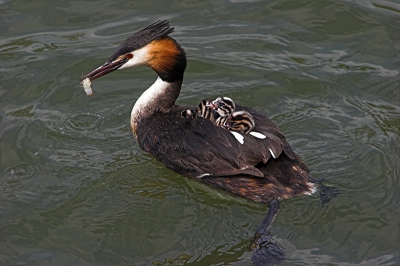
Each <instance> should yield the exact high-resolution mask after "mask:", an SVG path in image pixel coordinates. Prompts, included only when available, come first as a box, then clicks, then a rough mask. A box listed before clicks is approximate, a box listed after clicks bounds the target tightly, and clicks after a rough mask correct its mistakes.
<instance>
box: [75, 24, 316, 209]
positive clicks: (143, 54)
mask: <svg viewBox="0 0 400 266" xmlns="http://www.w3.org/2000/svg"><path fill="white" fill-rule="evenodd" d="M172 31H173V28H172V27H170V26H169V23H168V21H158V22H156V23H154V24H152V25H150V26H148V27H146V28H144V29H143V30H140V31H138V32H137V33H135V34H133V35H132V36H131V37H129V38H128V39H127V40H125V41H124V42H123V43H122V44H121V46H120V47H119V49H118V50H117V51H116V52H115V53H114V54H113V55H112V56H111V57H110V59H109V60H108V61H107V62H106V63H105V64H103V65H102V66H100V67H99V68H97V69H95V70H94V71H92V72H90V73H89V74H87V75H85V76H84V77H82V79H81V80H84V79H90V80H94V79H97V78H99V77H101V76H103V75H105V74H108V73H110V72H112V71H114V70H117V69H123V68H128V67H133V66H136V65H147V66H149V67H150V68H152V69H153V70H154V71H155V72H156V73H157V74H158V78H157V80H156V81H155V83H154V84H153V85H152V86H151V87H150V88H148V89H147V90H146V91H145V92H143V94H142V95H141V96H140V97H139V99H138V100H137V101H136V103H135V105H134V107H133V109H132V113H131V121H130V122H131V128H132V131H133V134H134V136H135V138H136V140H137V142H138V144H139V146H140V148H142V149H143V150H145V151H146V152H148V153H150V154H152V155H153V156H154V157H155V158H157V160H159V161H160V162H162V163H163V164H164V165H165V166H166V167H168V168H169V169H172V170H173V171H175V172H177V173H180V174H182V175H185V176H187V177H191V178H196V179H198V180H200V181H202V182H205V183H208V184H211V185H213V186H215V187H218V188H221V189H224V190H227V191H229V192H231V193H234V194H236V195H239V196H242V197H244V198H247V199H250V200H254V201H257V202H264V203H267V202H269V201H270V200H272V199H286V198H290V197H293V196H298V195H302V194H308V193H312V192H313V191H314V183H313V182H312V179H311V176H310V175H309V171H308V169H307V167H306V166H305V164H304V163H303V162H302V161H301V160H300V158H299V157H298V156H297V155H295V154H294V152H293V151H292V149H291V147H290V145H289V144H288V142H287V141H286V139H285V137H284V135H283V134H282V133H281V131H280V130H279V128H278V127H277V126H276V125H275V123H274V122H272V121H271V120H270V119H269V118H268V117H266V116H265V115H263V114H261V113H260V112H258V111H256V110H255V109H252V108H250V107H245V106H240V105H235V106H234V108H233V109H234V111H235V112H236V111H237V112H242V113H245V114H249V115H250V116H251V118H252V119H253V120H252V124H254V128H253V129H254V131H257V132H259V133H261V134H262V135H264V136H265V138H262V139H261V138H257V137H254V136H253V135H251V134H240V133H237V134H239V135H241V137H242V138H243V143H241V142H239V141H238V139H237V138H235V137H234V135H233V134H231V132H230V131H229V130H226V129H224V128H221V127H219V126H216V125H215V124H214V123H213V121H211V120H210V119H206V118H203V117H198V116H193V117H191V115H188V117H185V116H186V115H183V114H185V111H187V110H196V108H195V107H190V106H179V105H176V104H175V101H176V99H177V98H178V95H179V92H180V90H181V85H182V81H183V75H184V71H185V68H186V55H185V52H184V50H183V49H182V48H181V46H180V45H179V44H178V43H177V42H176V41H175V40H174V39H173V38H171V37H170V36H169V34H170V33H171V32H172Z"/></svg>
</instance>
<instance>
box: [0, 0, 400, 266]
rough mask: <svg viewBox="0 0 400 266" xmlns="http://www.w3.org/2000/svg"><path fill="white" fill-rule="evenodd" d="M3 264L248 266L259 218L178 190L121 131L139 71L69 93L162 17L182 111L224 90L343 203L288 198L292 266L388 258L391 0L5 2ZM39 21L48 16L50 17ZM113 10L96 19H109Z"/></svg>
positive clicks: (212, 195) (137, 90)
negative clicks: (177, 72) (268, 125)
mask: <svg viewBox="0 0 400 266" xmlns="http://www.w3.org/2000/svg"><path fill="white" fill-rule="evenodd" d="M0 9H1V10H2V11H1V12H2V14H3V15H2V17H1V18H0V20H1V21H0V22H1V23H0V28H1V29H2V30H1V38H0V51H1V52H0V59H1V62H2V63H1V67H0V75H1V79H2V83H1V85H0V102H1V103H0V198H1V202H2V204H1V208H0V213H1V219H0V230H1V232H0V236H1V237H0V250H1V254H2V255H1V256H0V262H1V264H5V265H14V264H34V265H35V264H38V265H43V264H46V263H47V264H52V265H53V264H54V265H56V264H60V263H61V264H77V265H97V264H113V265H119V264H121V265H126V264H128V265H185V264H190V265H219V264H223V265H227V264H232V265H248V263H249V258H250V254H249V252H248V245H249V243H250V240H251V238H252V237H253V234H254V231H255V229H256V228H257V226H258V224H259V223H260V222H261V220H262V219H263V217H264V215H265V213H266V207H265V206H262V205H259V204H256V203H253V202H249V201H246V200H243V199H240V198H237V197H234V196H231V195H229V194H226V193H224V192H221V191H218V190H215V189H212V188H209V187H207V186H205V185H203V184H201V183H199V182H196V181H194V180H189V179H186V178H183V177H182V176H180V175H178V174H175V173H173V172H171V171H169V170H167V169H165V167H164V166H162V165H161V164H160V163H158V162H156V161H155V160H154V159H153V158H152V157H151V156H149V155H148V154H146V153H144V152H143V151H141V150H140V149H139V148H138V146H137V144H136V143H135V140H134V138H133V136H132V133H131V132H130V129H129V114H130V110H131V108H132V105H133V103H134V101H135V100H136V99H137V98H138V97H139V96H140V94H141V93H142V91H143V90H144V89H145V88H147V87H148V86H149V85H150V84H151V83H152V82H153V81H154V80H155V78H156V77H155V75H154V73H151V71H149V70H148V69H146V68H140V67H139V68H137V69H130V70H125V71H117V72H118V73H115V74H113V75H110V76H107V77H106V78H104V79H102V80H98V81H96V82H94V83H93V84H92V85H93V86H92V87H93V90H94V96H93V97H91V98H88V97H86V95H85V93H84V91H83V89H82V88H81V87H80V85H79V78H80V77H81V75H82V73H86V72H87V71H88V70H91V69H93V68H94V67H97V66H99V65H100V64H102V63H103V62H104V61H106V60H107V59H108V58H109V56H110V55H111V54H112V53H113V52H114V50H115V49H116V48H117V47H118V45H119V44H120V43H121V41H122V40H124V39H125V38H126V37H127V36H129V34H131V33H132V32H134V31H136V30H137V29H140V28H143V27H144V26H146V25H148V24H149V23H150V22H153V21H155V20H157V19H170V20H171V24H172V25H173V26H175V27H176V31H175V33H174V34H173V36H174V37H175V38H176V39H177V40H178V41H179V42H180V43H182V45H183V47H184V48H185V50H186V51H187V54H188V68H187V72H186V75H185V81H184V87H183V90H182V92H181V97H180V99H179V103H180V104H191V105H196V104H197V103H198V102H199V101H200V100H202V99H204V98H206V97H210V98H215V97H217V96H222V95H226V96H229V97H232V98H234V99H235V101H237V102H239V103H241V104H244V105H249V106H253V107H254V108H256V109H258V110H259V111H261V112H263V113H265V114H267V115H268V116H270V117H271V118H272V119H273V120H274V121H275V122H276V123H277V124H278V125H279V127H280V128H281V130H282V131H283V132H284V133H285V135H286V137H287V139H288V140H289V142H290V143H291V145H292V146H293V148H294V150H295V151H296V152H297V153H298V154H299V155H300V156H301V157H302V158H303V160H304V161H305V162H306V164H307V165H308V167H309V168H310V170H311V174H312V175H313V176H314V177H316V178H325V179H326V184H327V185H332V186H336V187H338V188H339V190H340V195H339V196H338V197H336V198H334V199H333V200H332V201H331V202H329V203H328V204H325V205H321V204H320V201H319V197H318V195H313V196H306V197H300V198H295V199H291V200H287V201H285V202H283V203H282V204H281V210H280V213H279V215H278V216H277V219H276V221H275V223H274V225H273V228H272V234H273V236H274V237H273V240H274V242H275V243H277V245H278V246H279V247H281V248H282V249H283V250H284V251H285V253H286V262H285V263H287V264H289V265H291V264H299V265H313V264H315V263H319V264H322V265H325V264H335V265H396V264H398V263H399V261H400V254H399V252H398V247H399V246H400V239H399V234H400V231H399V227H398V221H399V219H400V197H399V193H398V191H399V189H400V188H399V184H400V180H399V176H400V166H399V163H398V162H399V161H400V153H399V151H400V149H399V147H400V137H399V136H400V107H399V106H400V104H399V103H400V94H399V91H400V85H399V84H400V78H399V77H400V73H399V68H398V66H399V62H400V57H399V51H398V42H399V35H398V32H399V30H400V23H399V21H400V20H399V19H398V18H399V15H400V6H399V4H398V3H397V2H395V1H389V0H388V1H385V0H370V1H328V2H318V1H301V2H293V1H272V2H268V3H267V2H265V1H230V2H215V1H214V2H212V1H209V2H204V1H203V2H199V1H197V2H196V1H192V2H182V3H175V5H171V6H168V7H166V6H165V5H161V4H160V3H159V2H157V1H146V2H140V3H139V2H126V1H113V2H109V1H95V2H82V1H81V2H74V1H67V2H65V1H64V2H61V1H51V2H48V3H42V5H37V4H33V2H32V3H30V2H26V1H19V0H15V1H1V2H0ZM50 10H51V12H50ZM105 10H106V11H107V12H104V11H105Z"/></svg>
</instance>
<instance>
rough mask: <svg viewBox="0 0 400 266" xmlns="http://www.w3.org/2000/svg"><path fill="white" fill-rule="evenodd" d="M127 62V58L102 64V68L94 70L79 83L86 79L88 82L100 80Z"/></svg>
mask: <svg viewBox="0 0 400 266" xmlns="http://www.w3.org/2000/svg"><path fill="white" fill-rule="evenodd" d="M128 60H129V57H124V58H122V59H119V60H116V61H114V62H106V63H105V64H103V65H102V66H100V67H98V68H96V69H95V70H93V71H92V72H90V73H88V74H86V75H84V76H83V77H82V78H81V81H82V80H84V79H86V78H89V79H90V80H94V79H97V78H100V77H101V76H104V75H106V74H108V73H111V72H113V71H115V70H117V69H118V68H120V67H121V66H122V65H123V64H125V63H126V62H128Z"/></svg>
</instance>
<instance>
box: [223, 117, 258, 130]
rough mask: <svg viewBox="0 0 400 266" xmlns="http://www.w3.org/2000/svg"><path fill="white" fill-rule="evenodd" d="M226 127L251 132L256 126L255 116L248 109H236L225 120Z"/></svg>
mask: <svg viewBox="0 0 400 266" xmlns="http://www.w3.org/2000/svg"><path fill="white" fill-rule="evenodd" d="M223 126H224V127H226V128H227V129H228V130H234V131H237V132H240V133H244V134H249V133H250V132H251V131H252V130H253V129H254V127H255V122H254V118H253V116H252V115H251V114H250V113H249V112H246V111H236V112H233V113H232V114H230V115H229V116H228V117H227V119H226V120H225V121H224V125H223Z"/></svg>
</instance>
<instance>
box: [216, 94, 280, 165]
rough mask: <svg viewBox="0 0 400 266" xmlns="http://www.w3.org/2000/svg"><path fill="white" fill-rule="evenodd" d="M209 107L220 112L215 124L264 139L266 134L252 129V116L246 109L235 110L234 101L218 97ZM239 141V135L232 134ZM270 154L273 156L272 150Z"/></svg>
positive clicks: (253, 124) (253, 126) (253, 123)
mask: <svg viewBox="0 0 400 266" xmlns="http://www.w3.org/2000/svg"><path fill="white" fill-rule="evenodd" d="M211 108H215V109H216V111H217V112H218V113H219V114H220V117H219V118H218V119H217V120H216V125H218V126H220V127H223V128H225V129H228V130H230V131H231V133H232V134H234V131H237V132H240V133H244V134H250V135H252V136H253V137H256V138H259V139H265V138H266V136H265V135H264V134H262V133H260V132H257V131H253V130H254V128H255V126H256V124H255V122H254V118H253V116H252V115H251V114H250V113H249V112H247V111H244V110H242V111H235V109H236V107H235V102H234V101H233V100H232V99H231V98H228V97H218V98H217V99H215V100H214V101H213V102H212V105H211ZM234 136H235V137H236V139H238V141H239V142H240V143H242V142H243V140H240V139H241V137H242V136H241V135H237V134H234ZM271 154H272V156H273V157H274V158H275V156H274V154H273V152H271Z"/></svg>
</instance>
